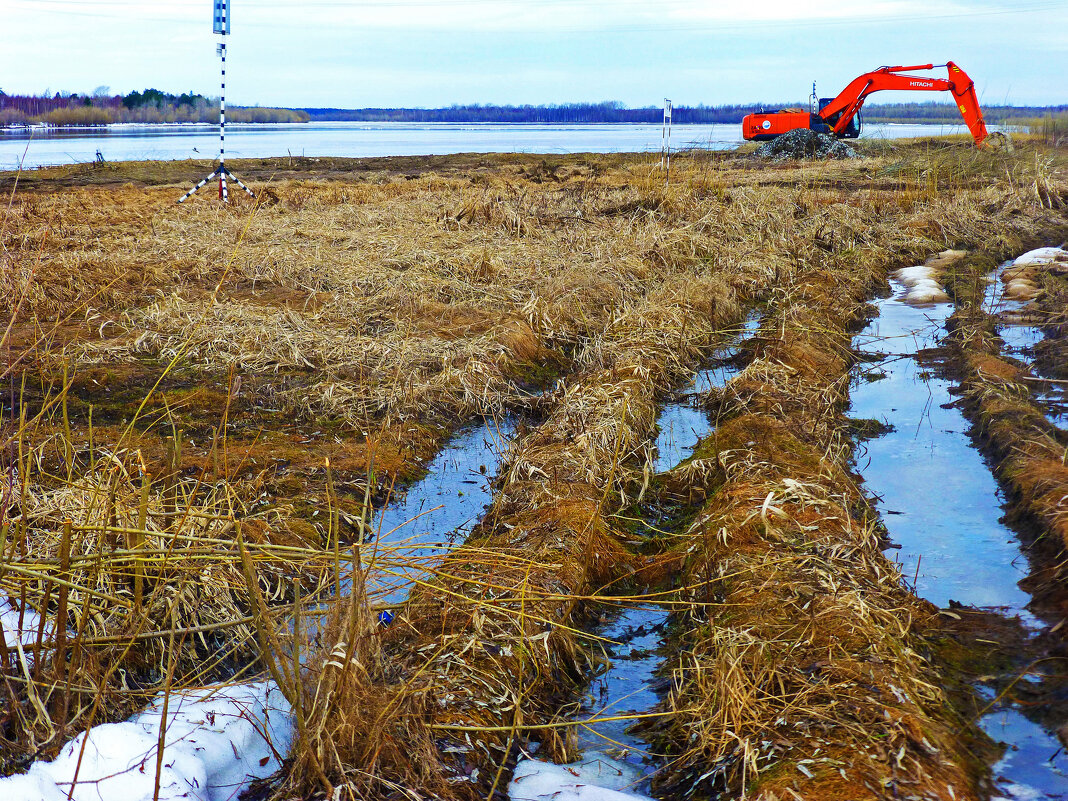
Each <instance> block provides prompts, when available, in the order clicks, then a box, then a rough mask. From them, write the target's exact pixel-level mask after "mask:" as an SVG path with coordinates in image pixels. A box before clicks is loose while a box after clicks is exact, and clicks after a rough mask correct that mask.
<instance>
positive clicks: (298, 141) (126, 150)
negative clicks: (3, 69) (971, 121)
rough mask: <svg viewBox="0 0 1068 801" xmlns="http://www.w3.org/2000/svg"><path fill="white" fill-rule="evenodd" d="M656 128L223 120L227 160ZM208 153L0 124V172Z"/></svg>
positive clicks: (589, 144) (594, 140) (876, 133)
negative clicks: (101, 160) (239, 122)
mask: <svg viewBox="0 0 1068 801" xmlns="http://www.w3.org/2000/svg"><path fill="white" fill-rule="evenodd" d="M959 133H967V129H966V128H965V127H964V126H962V125H866V126H865V128H864V133H863V137H864V138H872V139H897V138H903V137H912V136H943V135H948V134H959ZM661 134H662V131H661V126H660V125H539V124H496V123H402V122H317V123H303V124H301V123H279V124H258V125H251V124H245V125H236V124H232V125H228V126H227V128H226V155H227V156H228V157H229V158H235V159H240V158H268V157H271V156H285V155H293V156H309V157H311V156H346V157H368V156H427V155H446V154H449V153H640V152H649V151H659V150H660V147H661ZM741 143H742V131H741V126H740V125H736V124H731V125H676V126H675V128H674V129H673V131H672V138H671V145H672V148H673V149H674V150H678V149H681V148H690V147H701V148H707V149H712V150H727V149H730V148H733V147H736V146H737V145H739V144H741ZM98 151H99V153H100V155H101V156H102V157H103V158H104V159H106V160H107V161H146V160H164V161H168V160H176V159H212V158H215V157H216V156H217V155H218V152H219V134H218V128H217V127H215V126H211V125H112V126H108V127H102V128H44V127H37V128H32V129H31V128H5V129H0V170H14V169H17V168H18V166H19V164H20V163H22V165H23V167H24V168H27V169H28V168H34V167H40V166H46V165H56V164H77V163H84V162H89V161H93V160H94V159H95V158H96V154H97V152H98Z"/></svg>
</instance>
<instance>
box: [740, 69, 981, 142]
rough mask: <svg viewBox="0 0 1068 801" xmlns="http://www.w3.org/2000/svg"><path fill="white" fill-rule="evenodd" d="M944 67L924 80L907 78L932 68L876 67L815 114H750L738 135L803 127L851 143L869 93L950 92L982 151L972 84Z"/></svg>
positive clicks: (772, 134)
mask: <svg viewBox="0 0 1068 801" xmlns="http://www.w3.org/2000/svg"><path fill="white" fill-rule="evenodd" d="M942 66H945V67H946V69H947V71H948V73H949V76H948V77H947V78H927V77H924V76H922V75H910V74H906V73H910V72H913V71H915V70H932V69H935V65H934V64H918V65H914V66H910V67H880V68H879V69H877V70H873V71H872V72H866V73H864V74H863V75H861V76H859V77H857V78H854V79H853V80H852V81H851V82H850V83H849V85H848V86H847V87H846V88H845V89H843V90H842V91H841V92H840V93H839V94H838V96H837V97H834V98H830V99H829V100H821V101H820V108H819V110H818V111H813V112H803V111H792V110H791V111H775V112H771V113H760V114H749V115H747V116H746V117H745V118H744V119H743V120H742V136H743V137H745V138H746V139H755V140H758V141H762V140H768V139H775V138H776V137H779V136H782V135H783V134H784V133H787V132H789V131H794V130H797V129H798V128H808V129H810V130H813V131H816V132H818V133H828V134H834V135H835V136H837V137H839V138H855V137H857V136H859V135H860V116H859V115H860V110H861V108H862V107H863V105H864V101H865V100H867V99H868V96H869V95H871V94H872V93H874V92H882V91H888V90H890V91H906V92H949V93H950V94H952V95H953V100H954V103H955V105H956V106H957V110H958V111H959V112H960V115H961V117H962V118H963V119H964V123H965V124H966V125H967V126H968V130H969V131H971V134H972V138H974V139H975V144H976V146H978V147H981V146H982V144H983V140H985V139H986V137H987V131H986V123H984V122H983V112H982V110H981V109H980V108H979V100H978V98H977V97H976V94H975V84H974V83H973V82H972V79H971V78H969V77H968V75H967V73H965V72H964V70H962V69H961V68H960V67H958V66H957V65H956V64H954V63H953V62H952V61H950V62H948V63H946V64H944V65H942Z"/></svg>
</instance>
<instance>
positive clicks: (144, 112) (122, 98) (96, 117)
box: [0, 87, 308, 127]
mask: <svg viewBox="0 0 1068 801" xmlns="http://www.w3.org/2000/svg"><path fill="white" fill-rule="evenodd" d="M226 116H227V118H228V119H229V120H230V121H231V122H307V121H308V115H307V114H305V113H303V112H301V111H296V110H294V109H280V108H260V107H258V106H253V107H238V106H233V107H230V108H228V109H227V110H226ZM218 119H219V101H218V99H217V98H208V97H204V96H203V95H198V94H193V93H192V92H186V93H184V94H180V95H173V94H170V93H168V92H161V91H160V90H158V89H145V91H143V92H130V93H129V94H128V95H113V94H110V93H109V92H108V91H107V87H100V88H99V89H97V90H96V91H95V92H93V93H92V94H91V95H78V94H71V93H69V92H56V93H55V94H54V95H48V94H45V95H40V96H37V95H9V94H6V93H5V92H4V91H3V90H0V127H2V126H5V125H6V126H10V125H32V124H35V123H45V124H46V125H64V126H66V125H109V124H112V123H118V122H142V123H168V122H215V121H216V120H218Z"/></svg>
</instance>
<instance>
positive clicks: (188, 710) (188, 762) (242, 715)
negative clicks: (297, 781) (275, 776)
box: [0, 681, 293, 801]
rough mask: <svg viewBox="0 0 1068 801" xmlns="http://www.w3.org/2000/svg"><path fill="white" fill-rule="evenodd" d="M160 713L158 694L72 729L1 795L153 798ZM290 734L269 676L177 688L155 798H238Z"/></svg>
mask: <svg viewBox="0 0 1068 801" xmlns="http://www.w3.org/2000/svg"><path fill="white" fill-rule="evenodd" d="M162 718H163V697H162V696H159V697H157V698H156V700H155V701H154V702H153V703H152V705H151V706H150V707H149V708H148V709H146V710H145V711H144V712H140V713H138V714H137V715H134V716H133V717H132V718H130V719H129V720H127V721H123V722H122V723H106V724H103V725H100V726H95V727H93V728H92V729H90V730H89V732H87V733H82V734H80V735H78V736H77V737H75V738H74V739H73V740H72V741H71V742H69V743H67V745H65V746H64V747H63V750H62V751H60V753H59V756H58V757H56V759H55V761H53V762H35V763H34V764H33V765H32V766H31V767H30V770H29V771H28V772H27V773H25V774H23V775H21V776H11V777H8V778H6V779H0V795H2V796H3V798H4V799H5V801H65V799H67V798H68V797H70V798H71V799H73V801H152V798H153V795H154V793H155V783H156V749H157V744H158V740H159V729H160V722H161V720H162ZM292 738H293V722H292V715H291V714H290V708H289V704H288V702H287V701H286V700H285V698H284V697H283V696H282V693H281V691H280V690H279V689H278V687H277V685H275V684H274V682H270V681H261V682H255V683H249V684H239V685H234V686H220V687H213V688H212V687H209V688H205V689H201V690H195V691H186V692H182V693H175V694H173V695H172V696H171V699H170V704H169V706H168V709H167V726H166V739H165V744H164V748H163V766H162V769H161V771H160V783H159V784H160V789H159V799H160V801H231V799H236V798H237V797H238V796H239V795H240V794H241V793H242V792H243V791H244V790H245V789H246V788H247V787H248V785H249V783H250V782H251V780H252V779H255V778H261V777H265V776H269V775H271V774H272V773H274V772H275V771H276V770H278V768H279V766H280V761H279V760H280V758H284V757H285V755H286V752H287V751H288V750H289V746H290V743H291V741H292ZM83 744H84V749H83ZM79 763H80V767H79ZM76 771H77V783H76V785H75V787H74V790H73V793H71V782H72V781H74V777H75V772H76ZM68 794H70V795H69V796H68Z"/></svg>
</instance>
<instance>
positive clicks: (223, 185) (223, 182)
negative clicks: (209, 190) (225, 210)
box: [219, 170, 230, 203]
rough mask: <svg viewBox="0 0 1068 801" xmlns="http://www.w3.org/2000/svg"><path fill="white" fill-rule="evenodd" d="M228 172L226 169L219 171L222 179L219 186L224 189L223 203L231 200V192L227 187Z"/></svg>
mask: <svg viewBox="0 0 1068 801" xmlns="http://www.w3.org/2000/svg"><path fill="white" fill-rule="evenodd" d="M227 174H228V173H227V172H226V171H225V170H224V171H223V172H221V173H219V179H220V180H221V183H220V184H219V188H220V189H221V190H222V202H223V203H229V202H230V192H229V190H228V189H227V187H226V176H227Z"/></svg>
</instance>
